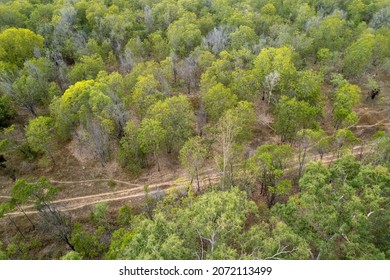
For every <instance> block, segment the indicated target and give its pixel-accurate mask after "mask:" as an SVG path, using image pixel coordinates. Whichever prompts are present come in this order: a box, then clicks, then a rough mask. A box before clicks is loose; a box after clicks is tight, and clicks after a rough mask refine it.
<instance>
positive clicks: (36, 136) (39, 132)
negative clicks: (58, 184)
mask: <svg viewBox="0 0 390 280" xmlns="http://www.w3.org/2000/svg"><path fill="white" fill-rule="evenodd" d="M54 128H55V127H54V120H53V119H52V118H50V117H37V118H35V119H32V120H31V121H30V122H29V123H28V125H27V126H26V137H27V142H28V144H29V146H30V147H31V149H32V150H33V151H35V152H43V153H45V154H46V155H47V156H49V157H50V159H51V160H52V162H53V164H55V160H54V156H53V150H54V148H55V144H56V137H55V131H54Z"/></svg>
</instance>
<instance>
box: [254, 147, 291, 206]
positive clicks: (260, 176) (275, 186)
mask: <svg viewBox="0 0 390 280" xmlns="http://www.w3.org/2000/svg"><path fill="white" fill-rule="evenodd" d="M291 158H292V148H291V146H289V145H262V146H260V147H258V148H257V149H256V152H255V153H254V155H253V156H252V157H250V158H249V159H248V160H247V169H248V171H249V174H250V176H251V177H252V182H251V184H254V185H255V186H256V185H259V186H260V191H261V193H262V194H263V195H265V197H266V198H267V205H268V207H269V208H271V206H273V205H274V204H275V202H276V198H277V196H280V195H286V194H288V193H289V191H290V189H291V182H290V181H289V180H286V179H284V170H285V169H286V167H287V163H288V160H289V159H291Z"/></svg>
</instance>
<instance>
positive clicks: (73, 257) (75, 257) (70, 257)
mask: <svg viewBox="0 0 390 280" xmlns="http://www.w3.org/2000/svg"><path fill="white" fill-rule="evenodd" d="M82 259H83V257H82V256H81V255H80V254H79V253H78V252H75V251H70V252H68V253H66V254H65V255H63V256H62V257H61V260H63V261H80V260H82Z"/></svg>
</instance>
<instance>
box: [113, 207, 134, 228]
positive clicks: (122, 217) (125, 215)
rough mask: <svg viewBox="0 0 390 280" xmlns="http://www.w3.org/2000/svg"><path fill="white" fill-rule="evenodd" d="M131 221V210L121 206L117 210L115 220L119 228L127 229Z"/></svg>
mask: <svg viewBox="0 0 390 280" xmlns="http://www.w3.org/2000/svg"><path fill="white" fill-rule="evenodd" d="M132 219H133V217H132V214H131V209H130V207H129V206H128V205H123V206H122V207H121V208H119V211H118V217H117V218H116V221H117V222H118V223H119V224H120V225H121V226H124V227H128V226H129V225H130V223H131V221H132Z"/></svg>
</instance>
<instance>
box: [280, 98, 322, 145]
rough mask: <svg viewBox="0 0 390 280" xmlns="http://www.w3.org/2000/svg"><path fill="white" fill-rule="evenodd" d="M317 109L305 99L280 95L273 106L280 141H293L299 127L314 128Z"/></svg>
mask: <svg viewBox="0 0 390 280" xmlns="http://www.w3.org/2000/svg"><path fill="white" fill-rule="evenodd" d="M318 112H319V110H318V109H317V108H313V107H311V106H310V105H309V104H308V103H306V102H305V101H298V100H296V99H295V98H292V99H289V98H288V97H286V96H282V98H281V99H280V100H279V102H278V103H277V104H276V107H275V124H274V127H275V130H276V132H277V133H278V134H279V135H280V136H281V138H282V141H290V142H292V141H294V139H295V137H296V134H297V132H298V131H299V130H300V129H306V128H316V127H317V126H318V123H317V121H316V118H317V116H318Z"/></svg>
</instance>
